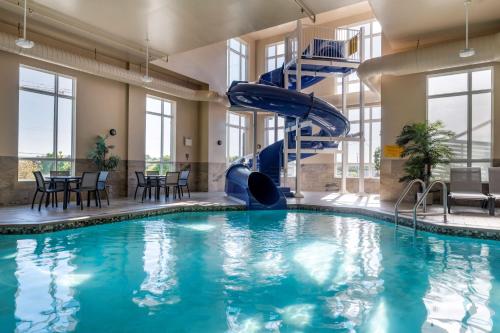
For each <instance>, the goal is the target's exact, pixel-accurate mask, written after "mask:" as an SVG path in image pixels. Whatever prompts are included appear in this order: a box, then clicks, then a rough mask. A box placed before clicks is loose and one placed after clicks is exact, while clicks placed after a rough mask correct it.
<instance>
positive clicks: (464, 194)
mask: <svg viewBox="0 0 500 333" xmlns="http://www.w3.org/2000/svg"><path fill="white" fill-rule="evenodd" d="M448 199H449V200H448V213H451V202H452V200H453V203H456V201H457V200H480V201H481V202H482V203H483V204H484V203H485V202H487V201H488V196H487V195H485V194H484V193H483V191H482V184H481V168H451V170H450V193H449V194H448ZM483 207H484V205H483Z"/></svg>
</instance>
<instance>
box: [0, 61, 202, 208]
mask: <svg viewBox="0 0 500 333" xmlns="http://www.w3.org/2000/svg"><path fill="white" fill-rule="evenodd" d="M21 64H24V65H27V66H31V67H34V68H40V69H44V70H49V71H53V72H56V73H60V74H65V75H70V76H72V77H74V78H75V79H76V104H75V110H76V113H75V115H76V119H75V133H74V135H75V158H76V161H77V165H76V172H77V173H80V172H82V171H85V170H89V168H91V167H92V164H91V163H89V162H88V161H86V158H87V154H88V151H89V150H90V149H91V148H92V147H93V145H94V142H95V138H96V136H97V135H104V134H106V133H107V132H108V131H109V130H110V129H111V128H114V129H116V130H117V135H116V136H114V137H111V138H110V139H109V142H110V144H113V145H114V146H115V148H114V149H113V151H112V153H113V154H116V155H118V156H119V157H120V158H121V160H122V163H121V164H120V166H119V170H118V171H117V172H116V173H115V175H114V177H113V179H114V180H115V181H116V186H115V189H117V190H116V193H115V194H116V195H124V194H126V191H127V185H126V179H127V178H126V177H127V176H126V174H127V170H126V169H127V167H128V168H130V169H133V170H142V169H143V167H144V155H145V99H146V94H147V93H148V91H147V90H146V89H144V88H142V87H135V86H130V85H128V84H125V83H120V82H117V81H113V80H108V79H104V78H100V77H97V76H93V75H89V74H86V73H83V72H78V71H74V70H71V69H67V68H64V67H60V66H56V65H53V64H49V63H46V62H42V61H38V60H34V59H31V58H26V57H22V56H19V55H14V54H10V53H6V52H0V73H2V80H0V159H2V161H0V165H1V166H2V169H3V170H4V169H9V172H4V173H3V177H1V179H0V189H1V190H2V191H3V193H10V195H9V196H7V195H1V196H0V205H4V204H12V203H23V202H26V201H27V200H29V199H30V198H29V197H30V196H31V192H32V190H33V185H32V183H31V182H18V181H17V162H16V161H17V146H18V100H19V66H20V65H21ZM149 93H150V94H151V95H154V96H158V97H162V98H166V99H169V100H172V101H174V102H175V104H176V114H175V121H176V139H175V141H176V162H179V163H184V164H185V163H186V162H189V163H194V164H196V165H197V164H199V162H201V161H202V157H201V155H200V145H199V143H200V141H201V137H200V133H203V131H201V132H200V130H199V126H200V123H199V119H200V115H199V114H200V112H201V111H200V108H201V103H199V102H195V101H187V100H182V99H179V98H176V97H173V96H169V95H164V94H159V93H156V92H149ZM184 137H189V138H191V139H192V140H193V145H192V146H191V147H186V146H184ZM186 153H188V154H189V160H186ZM194 169H195V171H196V173H200V172H201V171H200V168H199V166H196V167H195V168H194ZM129 171H130V170H129ZM131 174H132V177H130V173H129V180H130V178H133V172H132V173H131ZM193 177H194V178H196V179H197V181H196V187H198V188H206V179H205V184H204V185H203V184H202V181H200V180H199V175H193ZM130 186H134V184H133V183H132V184H131V185H130ZM118 189H119V191H118ZM193 189H194V187H193Z"/></svg>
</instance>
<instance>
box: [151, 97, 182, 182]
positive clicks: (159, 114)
mask: <svg viewBox="0 0 500 333" xmlns="http://www.w3.org/2000/svg"><path fill="white" fill-rule="evenodd" d="M174 115H175V103H174V102H172V101H169V100H166V99H161V98H158V97H153V96H147V97H146V157H145V161H146V168H145V169H146V171H158V172H159V173H160V174H165V173H166V172H167V171H171V170H175V165H174V162H175V117H174Z"/></svg>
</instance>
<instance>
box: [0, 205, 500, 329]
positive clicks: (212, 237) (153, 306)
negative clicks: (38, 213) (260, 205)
mask: <svg viewBox="0 0 500 333" xmlns="http://www.w3.org/2000/svg"><path fill="white" fill-rule="evenodd" d="M499 279H500V242H493V241H491V242H490V241H481V240H473V239H466V238H458V237H446V236H440V235H434V234H429V233H420V232H419V233H418V234H417V235H416V236H415V235H414V234H413V232H412V231H410V230H408V229H405V228H399V229H398V230H396V229H395V228H394V226H393V225H392V224H388V223H384V222H381V221H376V220H370V219H366V218H361V217H359V216H351V215H334V214H331V213H312V212H311V213H308V212H293V211H291V212H285V211H275V212H255V211H252V212H208V213H183V214H171V215H165V216H160V217H152V218H147V219H141V220H133V221H129V222H123V223H116V224H108V225H101V226H95V227H88V228H82V229H75V230H68V231H62V232H56V233H48V234H41V235H27V236H0V332H2V333H4V332H107V333H108V332H238V333H243V332H246V333H248V332H398V333H400V332H421V331H423V332H500V283H499Z"/></svg>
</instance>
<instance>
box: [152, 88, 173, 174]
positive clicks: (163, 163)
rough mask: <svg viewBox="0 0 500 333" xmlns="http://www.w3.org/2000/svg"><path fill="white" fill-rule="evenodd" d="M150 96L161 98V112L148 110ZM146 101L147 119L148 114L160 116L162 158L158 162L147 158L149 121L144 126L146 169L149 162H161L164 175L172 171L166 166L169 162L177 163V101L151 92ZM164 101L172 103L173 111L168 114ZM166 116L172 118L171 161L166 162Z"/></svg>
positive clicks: (171, 108) (161, 171)
mask: <svg viewBox="0 0 500 333" xmlns="http://www.w3.org/2000/svg"><path fill="white" fill-rule="evenodd" d="M148 98H151V99H155V100H159V101H160V102H161V112H160V113H157V112H153V111H148V110H147V100H148ZM145 101H146V103H145V105H144V109H145V112H144V117H145V119H147V116H148V115H151V116H156V117H160V128H161V132H160V133H161V134H160V160H159V161H158V162H149V161H148V160H147V159H146V151H147V139H146V138H147V133H148V129H147V122H146V123H145V126H144V170H145V171H147V168H148V164H159V166H160V170H159V173H160V175H163V174H165V173H166V172H167V171H171V169H170V168H169V167H167V168H165V166H166V165H167V164H173V165H175V163H176V149H175V148H176V140H175V138H176V125H175V124H176V110H177V108H176V106H177V105H176V103H175V101H173V100H170V99H167V98H162V97H158V96H155V95H150V94H146V100H145ZM164 103H169V104H170V110H171V113H170V115H168V114H165V104H164ZM165 118H169V119H170V127H171V128H170V135H171V138H170V145H171V147H170V149H171V151H170V161H169V162H166V161H165V160H164V155H165V150H164V148H165V147H164V146H165V126H164V124H165Z"/></svg>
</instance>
